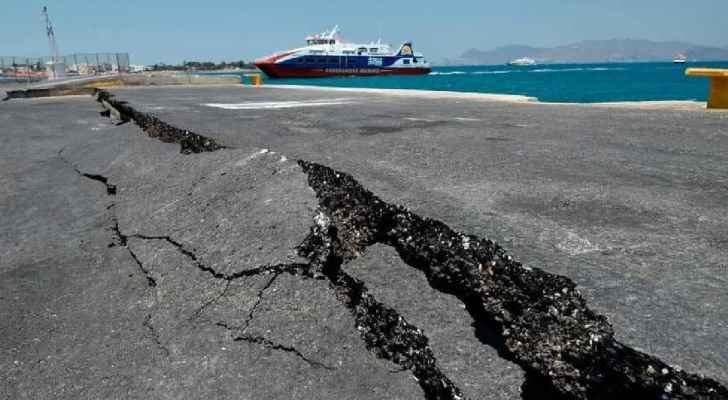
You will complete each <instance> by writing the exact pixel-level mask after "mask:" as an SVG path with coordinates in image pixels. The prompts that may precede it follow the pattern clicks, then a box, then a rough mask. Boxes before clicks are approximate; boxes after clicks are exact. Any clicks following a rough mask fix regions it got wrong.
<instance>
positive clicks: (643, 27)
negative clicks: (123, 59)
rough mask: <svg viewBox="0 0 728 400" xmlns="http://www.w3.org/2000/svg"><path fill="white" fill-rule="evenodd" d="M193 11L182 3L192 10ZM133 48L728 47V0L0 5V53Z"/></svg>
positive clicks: (162, 51) (130, 0)
mask: <svg viewBox="0 0 728 400" xmlns="http://www.w3.org/2000/svg"><path fill="white" fill-rule="evenodd" d="M188 4H189V5H188ZM43 5H47V6H48V8H49V10H50V13H51V18H52V19H53V21H54V24H55V27H56V35H57V38H58V44H59V47H60V50H61V53H62V54H68V53H72V52H116V51H118V52H129V53H130V55H131V58H132V63H147V64H149V63H155V62H160V61H161V62H167V63H177V62H180V61H182V60H191V59H195V60H206V59H212V60H216V61H219V60H222V59H228V60H232V59H244V60H252V59H254V58H257V57H260V56H263V55H266V54H268V53H271V52H274V51H277V50H284V49H287V48H292V47H297V46H300V45H301V44H302V43H303V38H304V37H305V36H306V35H307V34H310V33H315V32H320V31H322V30H323V29H325V28H328V27H330V26H333V25H334V24H339V25H340V26H341V28H342V31H343V36H344V37H345V38H347V39H348V40H350V41H369V40H375V39H376V38H377V37H378V36H379V33H380V32H381V34H382V37H383V39H384V40H385V41H388V42H390V43H391V44H392V45H396V44H399V42H401V41H403V40H408V39H411V40H413V41H414V44H415V48H416V49H417V50H418V51H422V52H424V53H425V55H427V56H428V57H429V58H430V59H433V60H439V59H442V58H444V57H453V56H457V55H459V54H461V53H462V52H463V51H464V50H467V49H468V48H473V47H475V48H480V49H490V48H493V47H496V46H500V45H505V44H516V43H517V44H528V45H535V46H553V45H560V44H568V43H570V42H574V41H579V40H584V39H611V38H644V39H652V40H681V41H688V42H694V43H697V44H704V45H711V46H721V47H723V46H728V22H727V20H726V16H727V15H728V0H693V1H687V0H611V1H609V0H510V1H505V2H504V1H498V2H491V1H483V0H472V1H457V0H455V1H443V0H437V1H433V0H418V1H410V0H390V1H330V2H329V1H318V0H307V1H301V0H295V1H294V0H276V1H265V0H263V1H259V0H253V1H241V0H213V1H195V2H189V3H188V2H185V1H180V0H175V1H172V0H145V1H139V0H122V1H106V0H99V1H88V0H87V1H80V0H63V1H60V0H55V1H52V0H47V1H36V0H0V55H18V56H26V55H27V56H39V55H47V54H48V53H49V50H48V44H47V41H46V38H45V34H44V29H43V22H42V19H41V14H40V11H41V8H42V6H43Z"/></svg>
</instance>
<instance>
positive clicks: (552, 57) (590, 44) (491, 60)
mask: <svg viewBox="0 0 728 400" xmlns="http://www.w3.org/2000/svg"><path fill="white" fill-rule="evenodd" d="M678 54H683V55H685V56H686V57H687V58H688V60H691V61H722V60H728V46H727V47H725V48H720V47H709V46H701V45H696V44H692V43H686V42H655V41H651V40H642V39H610V40H585V41H581V42H577V43H573V44H569V45H565V46H557V47H533V46H525V45H509V46H502V47H498V48H496V49H493V50H478V49H470V50H467V51H466V52H464V53H463V54H462V55H460V56H459V57H457V58H454V59H446V60H445V64H447V65H458V64H459V65H465V64H505V63H507V62H509V61H511V60H514V59H517V58H523V57H529V58H533V59H535V60H536V61H538V62H539V63H543V64H554V63H600V62H651V61H652V62H654V61H671V60H672V59H674V58H675V56H677V55H678Z"/></svg>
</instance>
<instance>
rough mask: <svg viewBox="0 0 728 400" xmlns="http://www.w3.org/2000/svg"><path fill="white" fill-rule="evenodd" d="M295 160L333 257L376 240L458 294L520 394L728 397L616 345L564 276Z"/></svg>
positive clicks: (713, 385) (706, 382) (352, 253)
mask: <svg viewBox="0 0 728 400" xmlns="http://www.w3.org/2000/svg"><path fill="white" fill-rule="evenodd" d="M299 164H300V165H301V167H302V168H303V170H304V172H306V173H307V174H308V177H309V184H310V186H311V187H312V188H313V189H314V191H315V192H316V195H317V197H318V199H319V204H320V212H321V214H320V215H319V216H318V217H317V220H318V221H319V222H320V224H319V225H321V227H320V228H316V229H318V231H315V233H316V232H317V233H318V236H320V237H324V238H326V239H325V240H323V239H319V240H322V241H323V242H324V243H326V242H328V243H335V244H336V245H335V246H333V249H332V250H331V251H333V253H334V255H327V257H334V258H337V259H339V260H350V259H353V258H355V257H358V256H359V255H360V254H361V253H362V252H363V251H364V250H365V249H366V248H367V247H368V246H371V245H373V244H376V243H382V244H385V245H389V246H391V247H393V248H394V249H395V250H396V251H397V252H398V254H399V255H400V257H401V258H402V260H403V261H404V262H405V263H407V264H408V265H410V266H412V267H414V268H416V269H418V270H420V271H422V272H423V273H424V274H425V276H426V277H427V280H428V282H429V283H430V285H431V286H432V287H433V288H434V289H436V290H439V291H442V292H444V293H448V294H451V295H454V296H456V297H457V298H459V299H460V300H461V301H462V302H463V304H464V305H465V307H466V309H467V310H468V312H469V313H470V314H471V316H472V317H473V318H474V320H475V321H476V323H482V324H484V325H485V326H487V327H488V328H489V330H491V331H492V332H494V333H495V334H496V337H495V338H493V340H491V341H489V343H488V344H489V345H491V346H494V347H496V349H497V350H498V351H499V354H500V355H501V356H502V357H504V358H505V359H507V360H510V361H512V362H514V363H516V364H518V365H519V366H521V368H523V369H524V371H526V377H527V382H526V383H524V393H536V394H538V395H539V398H558V399H613V398H618V397H619V396H627V397H629V398H641V399H664V398H671V399H728V389H726V388H725V387H724V386H722V385H721V384H719V383H718V382H717V381H715V380H712V379H708V378H704V377H701V376H698V375H694V374H689V373H686V372H684V371H682V370H680V369H678V368H673V367H671V366H669V365H667V364H666V363H664V362H662V361H661V360H659V359H657V358H656V357H653V356H650V355H648V354H645V353H642V352H639V351H637V350H635V349H632V348H630V347H628V346H625V345H623V344H621V343H620V342H618V341H617V340H616V339H615V338H614V333H613V330H612V327H611V325H610V324H609V323H608V321H607V319H606V318H605V317H603V316H601V315H598V314H596V313H595V312H593V311H592V310H590V309H589V308H588V307H587V305H586V303H585V301H584V299H583V298H582V296H581V294H580V293H579V292H578V290H577V289H576V284H575V283H574V282H573V281H571V280H570V279H568V278H567V277H564V276H559V275H554V274H549V273H547V272H545V271H543V270H541V269H538V268H529V267H525V266H523V265H522V264H520V263H519V262H517V261H515V260H513V258H512V257H511V256H509V255H507V254H506V252H505V250H504V249H503V248H502V247H500V246H499V245H498V244H496V243H495V242H493V241H491V240H488V239H483V238H478V237H475V236H471V235H465V234H462V233H459V232H456V231H454V230H452V229H451V228H449V227H448V226H447V225H445V224H444V223H442V222H439V221H435V220H432V219H427V218H422V217H420V216H418V215H416V214H414V213H412V212H410V211H408V210H407V209H406V208H404V207H401V206H396V205H392V204H388V203H386V202H384V201H383V200H381V199H379V198H378V197H376V196H375V195H373V194H372V193H371V192H369V191H368V190H366V189H365V188H363V187H362V186H361V185H360V184H359V183H358V182H357V181H356V180H355V179H354V178H353V177H351V176H350V175H347V174H345V173H342V172H338V171H335V170H333V169H331V168H328V167H326V166H323V165H319V164H315V163H310V162H306V161H299ZM323 230H325V231H326V232H327V233H326V234H323V233H321V232H322V231H323ZM312 236H316V234H312ZM329 246H331V245H329ZM312 247H314V248H315V247H316V246H312ZM339 265H340V262H339Z"/></svg>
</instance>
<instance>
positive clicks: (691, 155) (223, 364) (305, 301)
mask: <svg viewBox="0 0 728 400" xmlns="http://www.w3.org/2000/svg"><path fill="white" fill-rule="evenodd" d="M111 92H113V93H114V94H115V95H116V96H117V97H118V98H120V99H123V100H126V101H128V102H129V104H131V105H133V106H134V107H135V108H136V109H137V110H139V111H142V112H151V113H153V114H154V115H156V116H157V117H159V119H161V120H163V121H165V122H167V123H169V124H171V125H173V126H176V127H180V128H183V129H188V130H191V131H194V132H196V133H199V134H202V135H205V136H207V137H210V138H213V139H214V140H215V141H216V142H218V143H220V144H222V145H223V146H226V147H228V148H226V149H224V150H219V151H216V152H212V153H201V154H194V155H184V154H180V151H179V146H177V145H174V144H167V143H162V142H160V141H157V140H155V139H152V138H149V137H147V136H146V135H144V134H142V133H141V131H140V129H139V128H138V127H136V126H134V125H133V124H132V123H127V124H123V125H119V126H116V125H114V124H113V123H112V122H113V121H110V120H108V119H106V118H103V117H101V116H100V115H99V111H100V110H101V108H100V107H99V105H98V104H97V103H95V102H94V101H93V100H92V99H91V98H90V97H88V96H72V97H65V98H51V99H38V100H20V101H11V102H6V103H3V104H0V126H2V127H3V129H2V131H1V133H0V140H2V144H3V145H2V147H1V148H0V152H1V153H2V157H0V167H1V170H2V171H3V173H2V174H1V175H0V179H2V187H3V189H2V190H1V191H0V204H2V207H1V208H0V213H1V215H2V219H1V220H2V222H1V223H2V230H1V233H0V275H2V277H1V278H0V314H1V315H2V316H3V317H2V321H3V322H2V324H0V374H1V375H0V379H2V381H1V382H0V383H1V384H0V396H4V397H5V398H8V399H25V398H27V399H34V398H69V399H71V398H74V399H77V398H89V399H91V398H203V397H209V398H250V399H262V398H270V399H274V398H300V399H314V398H315V399H326V398H337V399H339V398H350V399H354V398H357V399H359V398H382V399H393V398H401V399H410V398H412V399H414V398H423V389H424V390H425V393H426V391H427V389H426V385H424V384H423V383H422V379H420V378H417V379H415V377H416V376H417V375H416V374H415V375H413V373H412V372H411V371H407V370H404V371H403V370H402V369H403V368H402V363H404V364H405V365H409V364H407V362H408V361H406V359H405V361H402V359H400V358H399V356H397V352H396V350H393V349H392V348H391V345H390V344H389V343H385V344H384V345H381V344H380V345H378V344H377V343H372V342H371V341H369V342H368V341H366V340H362V334H361V328H358V327H359V326H360V324H359V323H360V322H366V320H362V318H363V317H365V316H366V314H357V311H356V308H355V307H354V308H351V304H352V303H351V296H350V294H347V293H349V290H350V289H351V286H346V282H349V283H351V282H352V281H348V280H347V279H348V278H347V279H344V280H339V281H336V280H330V281H327V280H326V279H324V278H323V277H322V276H318V275H317V273H316V272H315V271H312V270H310V269H309V268H308V267H307V264H306V262H307V260H305V259H304V258H303V257H302V256H301V255H300V254H299V253H298V251H297V246H299V245H300V244H301V243H302V242H303V241H304V239H305V238H306V236H307V234H308V233H309V230H310V228H311V226H312V225H313V224H314V220H315V219H316V218H318V214H317V206H318V202H317V199H316V197H315V193H314V192H313V191H312V190H311V188H310V187H309V184H308V183H307V181H306V175H305V174H304V173H303V171H302V170H301V168H300V167H299V166H298V165H297V164H296V163H295V160H296V159H304V160H309V161H314V162H319V163H321V164H324V165H327V166H329V167H332V168H335V169H337V170H340V171H345V172H348V173H350V174H351V175H353V176H354V177H355V178H356V179H357V180H358V181H359V182H361V183H362V184H363V185H364V186H365V187H366V188H368V189H369V190H371V191H372V192H374V193H375V194H376V195H378V196H380V197H381V198H383V199H384V200H386V201H388V202H390V203H395V204H400V205H403V206H406V207H408V208H409V209H410V210H411V211H413V212H416V213H417V214H419V215H421V216H426V217H432V218H435V219H438V220H440V221H442V222H444V223H446V224H447V225H449V226H450V227H452V228H453V229H457V230H458V231H461V232H465V233H469V234H473V235H476V236H479V237H483V238H489V239H492V240H495V241H496V242H498V243H500V244H501V245H502V246H504V247H505V249H506V250H507V251H508V253H509V254H512V255H513V256H514V257H515V258H516V259H517V260H519V261H521V262H522V263H523V264H524V265H526V266H528V267H537V268H541V269H543V270H545V271H547V272H550V273H555V274H560V275H564V276H566V277H568V278H570V279H571V280H573V281H574V282H575V283H576V284H577V285H578V288H579V290H580V291H581V293H582V295H583V296H584V298H585V299H586V301H587V303H588V305H589V307H590V308H591V309H592V310H594V311H596V312H598V313H600V314H603V315H605V316H607V317H608V319H609V322H610V323H611V324H612V325H613V327H614V331H615V337H616V338H617V339H618V340H619V341H621V342H622V343H625V344H627V345H629V346H632V347H634V348H636V349H638V350H642V351H644V352H647V353H649V354H651V355H653V356H657V357H659V358H660V359H662V360H663V361H665V362H667V363H668V364H670V365H673V366H679V367H681V368H682V369H684V370H686V371H688V372H691V373H699V374H704V375H706V376H708V377H711V378H714V379H716V380H717V381H719V382H721V383H722V384H723V385H726V384H728V351H727V350H726V346H725V343H728V325H727V324H728V322H727V321H728V311H726V310H727V309H728V308H727V307H726V306H727V305H728V291H726V290H725V284H726V282H727V281H728V241H727V240H726V237H728V224H727V222H728V221H727V219H728V218H727V217H726V215H728V213H727V212H726V208H728V207H727V205H728V163H726V161H728V160H727V159H728V155H727V154H728V114H725V113H707V112H706V113H702V112H693V111H655V110H651V111H644V110H635V109H598V108H590V107H581V106H569V105H538V104H506V103H493V102H473V101H465V100H455V99H427V98H421V99H418V98H402V97H391V96H383V95H375V94H355V93H346V94H344V95H342V94H341V93H337V92H326V91H318V90H311V91H300V90H286V89H273V88H262V89H254V88H240V87H209V88H184V87H170V88H139V89H114V90H111ZM342 97H346V100H345V101H343V100H342V101H341V104H329V105H326V106H297V107H290V108H280V109H276V108H271V107H270V106H268V107H264V106H262V105H260V104H259V103H263V102H266V103H275V102H298V103H300V104H305V103H306V102H312V101H313V102H318V103H323V102H322V101H321V100H326V99H329V100H331V99H334V100H335V99H340V98H342ZM329 103H336V101H330V102H329ZM205 104H233V105H238V108H239V109H224V108H216V107H210V106H207V105H205ZM241 104H243V105H244V106H243V107H241V106H240V105H241ZM111 187H113V188H114V190H111ZM114 228H115V229H114ZM343 273H344V274H349V275H346V276H348V277H349V278H350V279H354V280H358V281H361V282H363V283H364V284H366V287H367V288H368V290H369V293H370V294H371V296H373V298H375V299H376V301H377V303H372V304H373V306H372V307H375V306H374V305H376V304H381V305H382V306H385V307H390V308H391V309H392V310H394V311H396V313H398V314H397V315H400V316H402V317H404V319H405V320H406V321H407V324H411V326H412V327H413V329H417V330H420V331H421V334H420V333H416V332H415V331H412V334H413V335H414V336H412V340H414V341H415V342H417V340H420V339H418V338H419V337H426V338H427V339H429V347H428V348H429V349H430V350H427V351H431V353H432V355H433V357H434V359H436V360H437V363H436V365H435V366H434V367H433V368H434V369H427V370H421V372H420V377H422V376H425V377H426V376H439V375H437V374H442V376H444V377H447V378H448V379H449V380H450V381H451V383H452V387H453V388H456V389H457V390H459V391H461V392H462V394H463V395H464V396H465V397H467V398H474V399H510V398H519V397H521V394H520V392H521V385H522V384H523V382H524V372H523V370H522V369H521V368H520V367H519V366H518V365H516V364H514V363H512V362H510V361H508V360H506V359H504V358H502V357H500V356H499V355H498V353H497V351H496V350H495V349H494V348H492V347H489V346H484V345H483V343H482V338H479V337H477V335H476V331H477V329H476V328H477V327H473V326H472V325H473V324H474V322H473V320H472V318H471V317H470V315H468V313H467V312H465V310H464V309H463V308H462V305H461V304H459V302H458V301H456V300H455V298H454V297H452V296H449V295H445V294H443V293H439V292H436V291H434V290H433V289H432V288H430V287H429V285H428V284H427V281H426V280H425V279H424V277H423V276H421V275H418V274H417V273H416V271H415V270H413V269H411V268H409V269H408V267H407V266H406V265H404V263H403V262H402V260H401V259H400V258H399V257H398V256H397V253H396V252H394V251H393V250H392V249H391V248H388V247H386V246H382V245H376V246H373V247H371V248H368V249H365V250H364V252H363V254H361V255H359V257H358V258H356V259H355V260H353V261H351V262H349V263H346V264H345V265H344V266H343ZM329 278H330V277H329ZM336 282H339V283H341V285H343V286H337V284H336ZM342 293H344V294H347V296H349V297H346V296H344V297H346V298H342V297H341V296H342ZM408 326H409V325H400V328H398V329H403V330H404V331H405V332H409V331H408V330H407V329H409V328H407V327H408ZM364 328H365V329H370V328H367V327H366V326H365V327H364ZM385 333H386V332H385ZM418 335H420V336H418ZM364 336H366V335H364ZM377 346H379V347H377ZM422 349H424V350H423V351H425V353H426V352H427V351H426V348H424V347H423V348H422ZM381 354H385V355H389V357H387V356H381ZM378 355H379V356H378ZM396 360H399V362H398V361H396ZM418 360H420V361H417V360H415V361H414V363H415V364H417V363H421V360H422V359H418ZM417 365H421V364H417ZM413 368H414V370H417V367H413ZM432 374H435V375H432ZM425 380H427V379H425ZM433 387H434V386H433ZM448 390H450V389H448ZM430 398H437V397H432V396H430Z"/></svg>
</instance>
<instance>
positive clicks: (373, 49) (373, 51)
mask: <svg viewBox="0 0 728 400" xmlns="http://www.w3.org/2000/svg"><path fill="white" fill-rule="evenodd" d="M378 51H379V49H378V48H376V47H372V48H371V49H369V52H370V53H376V52H378Z"/></svg>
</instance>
